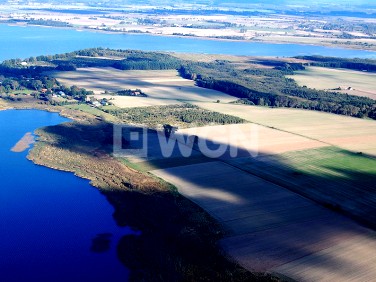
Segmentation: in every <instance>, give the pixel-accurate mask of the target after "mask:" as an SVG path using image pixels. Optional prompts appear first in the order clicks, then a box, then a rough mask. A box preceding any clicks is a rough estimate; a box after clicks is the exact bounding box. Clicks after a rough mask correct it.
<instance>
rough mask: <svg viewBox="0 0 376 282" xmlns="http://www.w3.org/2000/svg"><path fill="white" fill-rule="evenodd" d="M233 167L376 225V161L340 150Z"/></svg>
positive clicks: (269, 158)
mask: <svg viewBox="0 0 376 282" xmlns="http://www.w3.org/2000/svg"><path fill="white" fill-rule="evenodd" d="M229 163H230V164H232V165H234V166H236V167H239V168H241V169H242V170H245V171H248V172H250V173H252V174H255V175H257V176H260V177H262V178H264V179H267V180H269V181H271V182H274V183H276V184H279V185H281V186H283V187H286V188H288V189H290V190H293V191H295V192H297V193H299V194H301V195H303V196H306V197H308V198H310V199H313V200H315V201H318V202H320V203H322V204H324V205H326V206H328V207H330V208H333V209H336V210H339V211H342V212H345V213H347V214H350V215H352V216H356V217H358V219H359V218H360V219H362V218H363V219H364V220H365V221H367V222H373V223H375V222H376V208H375V207H376V187H375V183H376V159H375V158H371V157H367V156H364V155H362V154H357V153H352V152H349V151H346V150H342V149H339V148H336V147H331V146H328V147H323V148H317V149H310V150H303V151H294V152H287V153H284V154H280V155H270V156H263V157H259V158H255V159H249V158H247V159H235V160H231V161H229Z"/></svg>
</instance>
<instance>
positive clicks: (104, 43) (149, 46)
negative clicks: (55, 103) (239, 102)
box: [0, 24, 376, 61]
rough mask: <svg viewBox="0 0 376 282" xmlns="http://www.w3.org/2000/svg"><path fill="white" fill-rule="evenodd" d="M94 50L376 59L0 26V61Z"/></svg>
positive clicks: (286, 47)
mask: <svg viewBox="0 0 376 282" xmlns="http://www.w3.org/2000/svg"><path fill="white" fill-rule="evenodd" d="M94 47H105V48H115V49H136V50H144V51H171V52H185V53H207V54H231V55H250V56H278V57H291V56H298V55H322V56H336V57H346V58H353V57H358V58H376V52H371V51H365V50H351V49H344V48H330V47H323V46H315V45H300V44H272V43H255V42H245V41H218V40H209V39H198V38H187V37H176V36H154V35H149V34H122V33H105V32H96V31H87V30H84V31H78V30H75V29H64V28H52V27H38V26H9V25H6V24H0V61H3V60H6V59H14V58H27V57H30V56H38V55H47V54H50V55H53V54H58V53H65V52H71V51H75V50H79V49H84V48H94Z"/></svg>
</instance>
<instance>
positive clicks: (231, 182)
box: [152, 162, 376, 281]
mask: <svg viewBox="0 0 376 282" xmlns="http://www.w3.org/2000/svg"><path fill="white" fill-rule="evenodd" d="M152 173H153V174H155V175H156V176H158V177H161V178H163V179H165V180H166V181H168V182H170V183H172V184H173V185H175V186H176V187H177V188H178V191H179V192H180V193H181V194H183V195H184V196H186V197H188V198H189V199H191V200H192V201H194V202H196V203H197V204H199V205H200V206H201V207H202V208H204V209H205V210H207V211H208V212H209V213H210V214H211V215H212V216H214V217H215V218H217V220H218V221H219V222H220V223H222V224H223V225H224V226H225V228H227V230H228V232H229V235H228V237H226V238H225V239H223V240H222V241H221V245H222V247H223V248H224V250H225V251H226V252H227V253H228V254H230V255H231V256H232V257H233V258H234V259H236V260H237V261H238V262H239V263H240V264H241V265H242V266H244V267H246V268H247V269H250V270H256V271H269V272H274V273H277V274H282V275H285V276H288V277H290V278H292V279H296V278H299V279H298V280H299V281H314V280H315V279H314V277H315V275H316V274H317V273H316V272H317V271H318V269H321V268H330V270H331V277H333V280H336V279H337V278H341V279H340V280H341V281H349V280H348V279H346V277H351V278H354V277H356V276H358V277H372V275H375V272H376V270H375V269H374V267H372V264H370V263H369V259H368V258H373V257H374V249H373V248H367V246H373V245H374V244H375V233H374V232H372V231H370V230H368V229H366V228H363V227H361V226H359V225H357V224H356V223H354V222H353V221H351V220H349V219H347V218H345V217H343V216H341V215H338V214H336V213H334V212H331V211H329V210H327V209H325V208H322V207H320V206H318V205H316V204H315V203H313V202H311V201H310V200H307V199H305V198H303V197H301V196H299V195H297V194H295V193H293V192H290V191H288V190H285V189H283V188H282V187H279V186H278V185H275V184H272V183H270V182H268V181H266V180H263V179H261V178H259V177H257V176H254V175H251V174H249V173H247V172H244V171H241V170H239V169H237V168H234V167H232V166H229V165H227V164H225V163H223V162H211V163H201V164H194V165H187V166H180V167H173V168H167V169H159V170H154V171H152ZM354 238H356V240H354ZM355 244H357V246H358V247H360V248H361V250H362V251H361V252H360V251H356V252H355V253H354V254H355V255H353V254H349V253H348V248H351V250H355V249H354V248H355V247H357V246H355ZM362 244H364V246H363V245H362ZM343 245H347V246H349V247H348V248H346V249H344V250H341V248H339V247H338V246H343ZM326 250H328V251H326ZM325 252H327V253H330V254H331V255H330V260H329V259H328V257H325V256H324V255H323V254H325ZM309 256H311V257H312V258H314V260H312V267H308V266H310V265H305V264H304V263H301V261H302V260H304V259H305V258H306V257H309ZM344 260H345V261H344ZM347 264H351V265H355V266H356V267H353V268H352V271H353V273H352V274H351V276H346V275H347V274H346V273H347V271H346V265H347ZM332 265H337V266H338V267H336V268H332V267H331V266H332ZM301 272H305V276H304V277H303V278H302V276H301V275H300V273H301ZM337 281H339V280H338V279H337ZM352 281H356V280H352Z"/></svg>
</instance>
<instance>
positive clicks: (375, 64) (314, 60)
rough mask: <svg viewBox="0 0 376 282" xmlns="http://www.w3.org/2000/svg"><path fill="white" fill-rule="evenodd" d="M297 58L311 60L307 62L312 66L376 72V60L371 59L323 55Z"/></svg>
mask: <svg viewBox="0 0 376 282" xmlns="http://www.w3.org/2000/svg"><path fill="white" fill-rule="evenodd" d="M296 58H298V59H304V60H308V61H310V63H307V64H306V65H310V66H318V67H328V68H344V69H351V70H358V71H369V72H376V61H375V60H371V59H359V58H355V59H347V58H334V57H323V56H298V57H296Z"/></svg>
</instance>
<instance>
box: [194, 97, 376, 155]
mask: <svg viewBox="0 0 376 282" xmlns="http://www.w3.org/2000/svg"><path fill="white" fill-rule="evenodd" d="M195 104H196V105H198V106H200V107H202V108H205V109H208V110H212V111H217V112H221V113H224V114H229V115H233V116H238V117H240V118H243V119H245V120H247V121H250V122H254V123H257V124H261V125H265V126H268V127H273V128H276V129H279V130H283V131H287V132H289V133H292V134H295V135H300V136H304V137H307V138H310V139H314V140H318V141H321V142H324V143H326V144H327V145H333V146H337V147H341V148H344V149H347V150H350V151H354V152H363V153H365V154H369V155H373V156H376V122H375V121H373V120H365V119H359V118H353V117H347V116H340V115H335V114H329V113H322V112H316V111H308V110H300V109H287V108H274V109H272V108H266V107H256V106H247V105H235V104H221V103H219V104H218V103H195Z"/></svg>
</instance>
